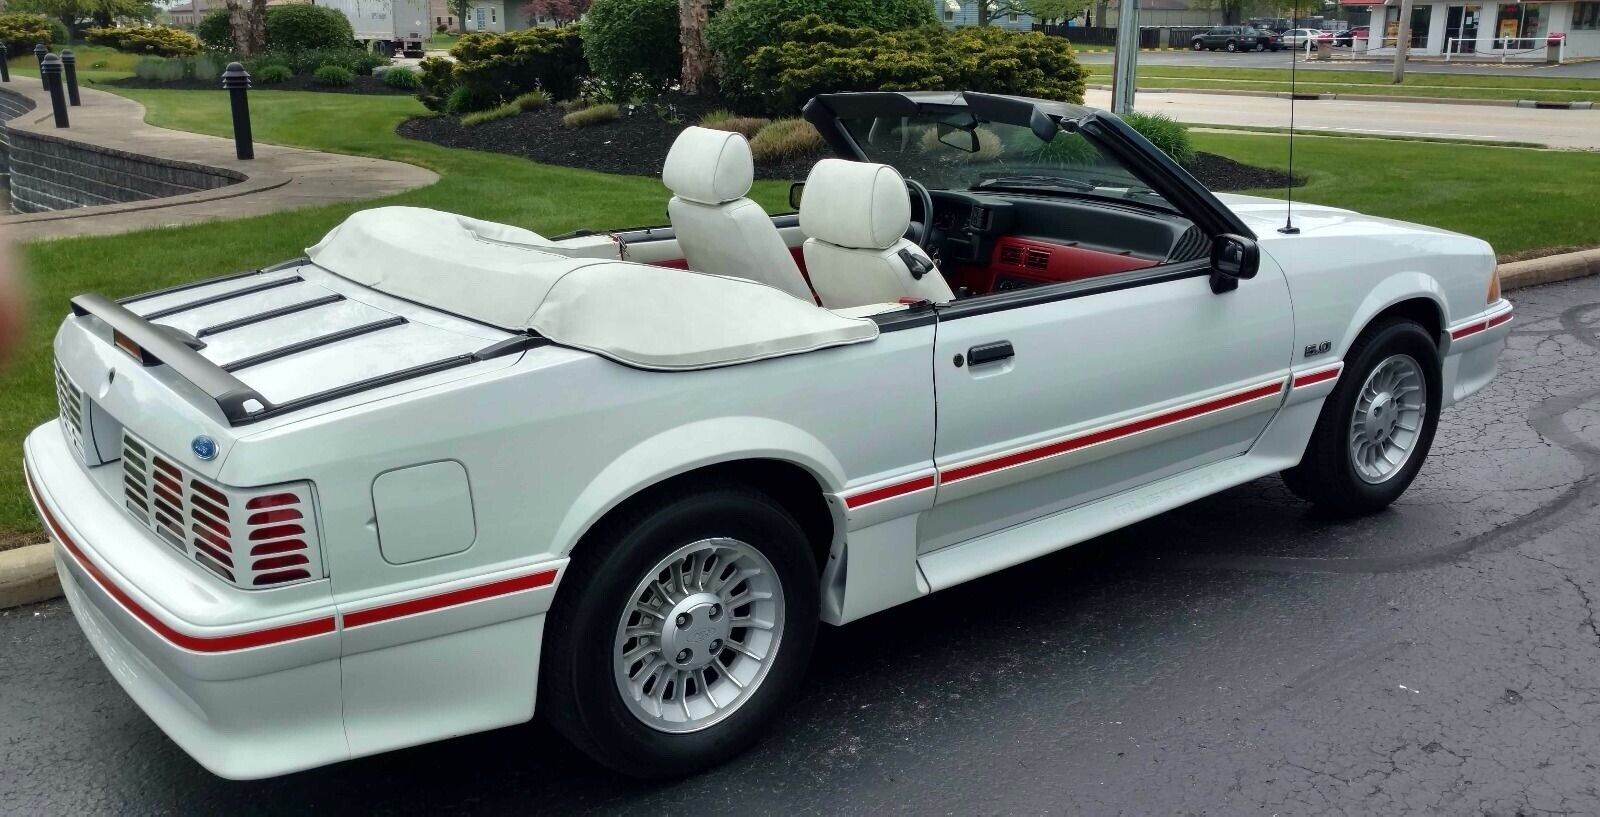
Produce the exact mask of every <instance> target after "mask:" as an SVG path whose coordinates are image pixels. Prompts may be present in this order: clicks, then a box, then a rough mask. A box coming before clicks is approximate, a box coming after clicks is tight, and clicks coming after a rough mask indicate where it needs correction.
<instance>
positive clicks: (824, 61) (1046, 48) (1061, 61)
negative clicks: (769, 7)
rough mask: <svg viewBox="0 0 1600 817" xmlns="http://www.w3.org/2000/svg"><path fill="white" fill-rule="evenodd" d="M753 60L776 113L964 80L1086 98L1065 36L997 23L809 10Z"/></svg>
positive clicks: (752, 71) (755, 79) (987, 87)
mask: <svg viewBox="0 0 1600 817" xmlns="http://www.w3.org/2000/svg"><path fill="white" fill-rule="evenodd" d="M784 35H785V37H786V41H785V42H784V43H783V44H782V45H778V46H766V47H763V48H761V49H759V50H757V51H756V53H755V54H754V55H752V56H751V57H750V59H749V60H747V63H746V67H747V68H748V69H749V78H750V86H749V87H750V90H752V91H753V92H754V93H755V94H757V95H758V96H759V97H760V98H761V99H762V100H763V102H764V103H765V105H766V106H767V107H768V108H769V109H770V110H772V111H773V112H775V113H792V112H794V111H796V110H798V109H799V107H800V106H801V105H804V104H805V102H806V100H808V99H810V98H811V97H813V96H816V95H817V94H819V93H825V92H834V91H878V90H883V91H937V90H948V89H951V88H959V89H962V90H970V91H984V92H987V93H995V94H1017V95H1020V96H1031V97H1040V98H1043V99H1054V100H1060V101H1064V102H1076V103H1082V102H1083V90H1084V77H1085V72H1084V70H1083V68H1082V67H1081V66H1079V65H1078V61H1077V59H1076V58H1075V57H1074V56H1073V53H1072V48H1071V46H1069V45H1068V44H1067V42H1066V40H1063V39H1061V38H1060V37H1047V36H1045V35H1043V34H1039V33H1036V32H1030V33H1018V32H1013V31H1006V30H1004V29H1000V28H996V27H993V26H990V27H981V28H980V27H977V26H967V27H963V28H956V29H946V28H944V27H942V26H927V27H924V28H918V29H911V30H905V31H883V32H879V31H873V30H871V29H866V28H849V27H846V26H840V25H833V24H830V23H825V22H823V21H822V20H821V19H820V18H818V17H816V16H814V15H813V16H808V17H805V18H803V19H800V20H797V21H795V22H792V23H789V24H787V25H785V26H784Z"/></svg>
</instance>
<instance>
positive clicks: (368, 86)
mask: <svg viewBox="0 0 1600 817" xmlns="http://www.w3.org/2000/svg"><path fill="white" fill-rule="evenodd" d="M103 84H105V85H114V86H116V87H119V88H157V89H166V90H171V91H220V90H222V80H220V79H219V80H210V79H180V80H173V81H172V82H162V81H159V80H150V79H143V78H141V77H124V78H123V79H114V80H109V81H107V82H105V83H103ZM250 90H251V91H320V92H322V93H327V94H388V95H390V96H411V95H412V94H415V93H416V91H407V90H404V89H400V88H390V87H389V86H387V85H384V84H383V80H382V79H381V78H379V77H362V76H358V77H354V78H353V80H352V81H351V83H350V84H349V85H347V86H345V87H343V88H329V87H328V86H326V85H318V84H317V83H316V78H315V77H313V76H311V75H310V74H300V75H296V76H293V77H290V78H288V79H286V80H284V81H283V82H275V83H273V84H271V85H266V84H263V83H260V82H252V83H251V84H250Z"/></svg>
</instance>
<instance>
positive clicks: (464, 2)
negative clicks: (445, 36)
mask: <svg viewBox="0 0 1600 817" xmlns="http://www.w3.org/2000/svg"><path fill="white" fill-rule="evenodd" d="M444 5H445V8H447V9H449V10H450V13H451V14H454V15H455V16H456V31H459V32H461V33H463V34H465V33H466V31H467V13H468V12H470V11H472V0H445V4H444Z"/></svg>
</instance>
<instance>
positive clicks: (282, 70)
mask: <svg viewBox="0 0 1600 817" xmlns="http://www.w3.org/2000/svg"><path fill="white" fill-rule="evenodd" d="M254 76H255V80H256V82H259V83H261V84H262V85H277V84H278V83H280V82H288V81H289V80H290V78H292V77H293V76H294V72H293V71H291V70H289V66H287V65H264V66H262V67H261V69H260V70H258V71H256V72H255V75H254Z"/></svg>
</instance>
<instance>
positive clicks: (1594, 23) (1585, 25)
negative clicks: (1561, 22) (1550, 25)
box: [1572, 3, 1600, 31]
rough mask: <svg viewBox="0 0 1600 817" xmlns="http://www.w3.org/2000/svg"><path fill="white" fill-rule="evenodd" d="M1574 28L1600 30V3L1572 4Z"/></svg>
mask: <svg viewBox="0 0 1600 817" xmlns="http://www.w3.org/2000/svg"><path fill="white" fill-rule="evenodd" d="M1572 28H1573V29H1574V30H1577V31H1597V30H1600V3H1574V4H1572Z"/></svg>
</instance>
